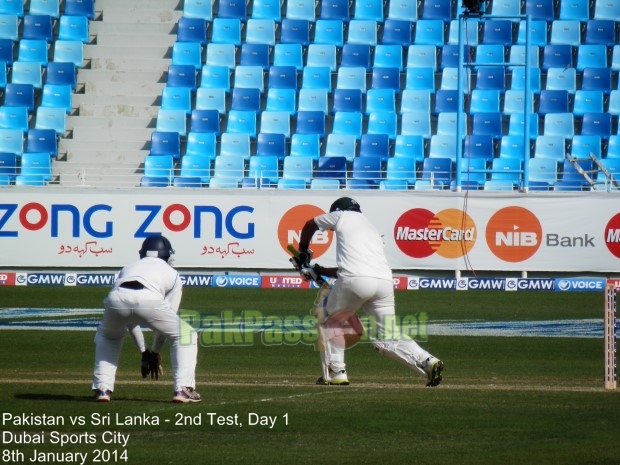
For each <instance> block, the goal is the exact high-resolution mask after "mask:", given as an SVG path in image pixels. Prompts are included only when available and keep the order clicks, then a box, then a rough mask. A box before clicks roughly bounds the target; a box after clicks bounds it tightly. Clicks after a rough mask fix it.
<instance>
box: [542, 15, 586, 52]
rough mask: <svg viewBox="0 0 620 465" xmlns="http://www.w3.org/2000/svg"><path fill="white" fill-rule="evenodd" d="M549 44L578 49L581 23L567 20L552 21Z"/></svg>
mask: <svg viewBox="0 0 620 465" xmlns="http://www.w3.org/2000/svg"><path fill="white" fill-rule="evenodd" d="M549 43H550V44H566V45H570V46H572V47H579V45H580V44H581V21H578V20H569V19H556V20H554V21H552V22H551V36H550V37H549Z"/></svg>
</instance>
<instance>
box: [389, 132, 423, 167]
mask: <svg viewBox="0 0 620 465" xmlns="http://www.w3.org/2000/svg"><path fill="white" fill-rule="evenodd" d="M394 157H395V158H398V157H408V158H413V159H414V161H415V162H416V163H421V162H422V160H423V159H424V137H423V136H415V135H404V134H399V135H397V136H396V140H395V141H394Z"/></svg>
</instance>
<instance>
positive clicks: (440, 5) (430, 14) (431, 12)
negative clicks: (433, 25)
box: [422, 0, 454, 22]
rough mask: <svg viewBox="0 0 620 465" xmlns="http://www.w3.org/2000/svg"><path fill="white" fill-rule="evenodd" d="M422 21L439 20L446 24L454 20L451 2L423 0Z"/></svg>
mask: <svg viewBox="0 0 620 465" xmlns="http://www.w3.org/2000/svg"><path fill="white" fill-rule="evenodd" d="M422 18H423V19H439V20H441V21H443V22H448V21H450V20H451V19H452V18H454V12H453V11H452V1H451V0H425V1H424V2H422Z"/></svg>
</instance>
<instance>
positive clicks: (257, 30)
mask: <svg viewBox="0 0 620 465" xmlns="http://www.w3.org/2000/svg"><path fill="white" fill-rule="evenodd" d="M245 43H248V44H266V45H270V46H272V47H273V46H274V45H275V44H276V21H275V20H273V19H256V18H250V19H248V20H247V21H246V24H245Z"/></svg>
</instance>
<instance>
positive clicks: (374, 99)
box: [364, 89, 396, 115]
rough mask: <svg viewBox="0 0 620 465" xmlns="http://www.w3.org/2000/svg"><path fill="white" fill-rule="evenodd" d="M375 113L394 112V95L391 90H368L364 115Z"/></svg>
mask: <svg viewBox="0 0 620 465" xmlns="http://www.w3.org/2000/svg"><path fill="white" fill-rule="evenodd" d="M376 111H391V112H395V111H396V93H395V92H394V91H393V90H392V89H369V90H368V92H367V94H366V107H365V110H364V113H365V114H367V115H368V114H370V113H373V112H376Z"/></svg>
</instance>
